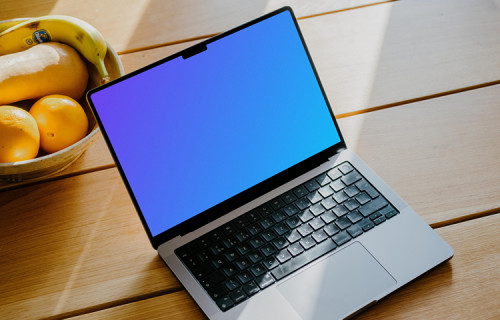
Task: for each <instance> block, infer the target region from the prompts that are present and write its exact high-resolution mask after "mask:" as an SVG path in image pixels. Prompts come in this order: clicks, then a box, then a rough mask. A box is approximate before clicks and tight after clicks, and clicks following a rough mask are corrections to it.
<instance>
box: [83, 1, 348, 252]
mask: <svg viewBox="0 0 500 320" xmlns="http://www.w3.org/2000/svg"><path fill="white" fill-rule="evenodd" d="M87 99H88V101H89V103H90V105H91V107H92V110H93V112H94V115H95V116H96V119H97V121H98V123H99V125H100V127H101V129H102V132H103V135H104V138H105V140H106V142H107V144H108V147H109V149H110V151H111V154H112V155H113V158H114V160H115V162H116V164H117V167H118V169H119V171H120V174H121V176H122V178H123V181H124V183H125V185H126V186H127V190H128V192H129V194H130V196H131V198H132V200H133V202H134V205H135V207H136V210H137V212H138V213H139V215H140V217H141V220H142V223H143V225H144V227H145V229H146V231H147V233H148V236H149V239H150V241H151V243H152V245H153V247H154V248H157V247H158V246H159V245H160V244H161V243H163V242H165V241H167V240H169V239H172V238H174V237H176V236H177V235H182V234H186V233H188V232H190V231H193V230H195V229H197V228H199V227H200V226H203V225H204V224H206V223H208V222H210V221H213V220H215V219H217V218H219V217H221V216H222V215H224V214H226V213H228V212H230V211H231V210H234V209H236V208H237V207H239V206H241V205H243V204H245V203H247V202H248V201H250V200H252V199H255V198H256V197H259V196H261V195H263V194H264V193H266V192H268V191H270V190H272V189H274V188H276V187H278V186H279V185H281V184H283V183H285V182H287V181H289V180H291V179H293V178H295V177H297V176H298V175H300V174H302V173H304V172H306V171H308V170H310V169H312V168H313V167H315V166H317V165H319V164H320V163H322V162H324V161H326V160H327V159H328V158H329V157H331V156H333V155H334V154H335V153H336V152H338V151H339V150H342V149H344V148H345V143H344V140H343V138H342V136H341V134H340V131H339V129H338V126H337V123H336V121H335V118H334V116H333V113H332V111H331V108H330V106H329V103H328V100H327V98H326V95H325V92H324V90H323V88H322V86H321V83H320V81H319V78H318V75H317V72H316V70H315V68H314V66H313V63H312V60H311V58H310V55H309V52H308V50H307V48H306V46H305V43H304V41H303V38H302V35H301V33H300V31H299V29H298V25H297V21H296V19H295V17H294V15H293V12H292V10H291V8H289V7H285V8H282V9H279V10H277V11H274V12H272V13H270V14H268V15H265V16H263V17H261V18H259V19H256V20H254V21H251V22H249V23H246V24H244V25H242V26H240V27H237V28H235V29H232V30H230V31H228V32H225V33H223V34H220V35H218V36H215V37H213V38H210V39H208V40H206V41H203V42H201V43H199V44H197V45H195V46H193V47H191V48H188V49H186V50H183V51H181V52H179V53H177V54H174V55H172V56H170V57H167V58H164V59H162V60H160V61H157V62H155V63H153V64H151V65H149V66H146V67H144V68H142V69H140V70H137V71H135V72H132V73H130V74H128V75H126V76H124V77H121V78H119V79H117V80H114V81H112V82H110V83H108V84H106V85H103V86H101V87H98V88H96V89H94V90H91V91H90V92H89V93H88V94H87Z"/></svg>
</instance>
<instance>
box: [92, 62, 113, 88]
mask: <svg viewBox="0 0 500 320" xmlns="http://www.w3.org/2000/svg"><path fill="white" fill-rule="evenodd" d="M95 67H96V68H97V71H99V74H100V75H101V84H105V83H108V82H110V81H111V77H110V76H109V74H108V70H106V66H105V65H104V60H102V59H99V61H98V63H96V64H95Z"/></svg>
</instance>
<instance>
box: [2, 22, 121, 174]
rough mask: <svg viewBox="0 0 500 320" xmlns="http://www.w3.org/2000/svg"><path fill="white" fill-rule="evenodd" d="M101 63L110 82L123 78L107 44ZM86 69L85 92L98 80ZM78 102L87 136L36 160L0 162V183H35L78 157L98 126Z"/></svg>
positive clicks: (85, 105)
mask: <svg viewBox="0 0 500 320" xmlns="http://www.w3.org/2000/svg"><path fill="white" fill-rule="evenodd" d="M5 22H6V21H2V22H0V23H5ZM104 64H105V66H106V69H107V71H108V73H109V76H110V79H111V80H112V79H116V78H118V77H120V76H122V75H124V70H123V66H122V64H121V62H120V59H119V57H118V55H117V54H116V52H115V51H114V50H113V48H111V46H110V45H109V43H108V49H107V52H106V57H105V59H104ZM87 67H88V70H89V81H88V84H87V89H86V91H88V90H90V89H92V88H95V87H97V86H99V85H100V79H101V78H100V75H99V72H98V71H97V69H96V68H95V67H94V65H92V64H91V63H89V62H87ZM33 102H34V101H23V102H21V103H18V104H15V105H17V106H19V107H22V108H23V107H24V108H25V109H29V105H31V104H32V103H33ZM78 102H79V103H80V104H81V105H82V107H83V109H84V110H85V113H86V114H87V118H88V120H89V132H88V133H87V135H86V136H85V137H84V138H83V139H81V140H80V141H78V142H76V143H74V144H73V145H71V146H69V147H67V148H65V149H62V150H60V151H57V152H55V153H51V154H43V153H39V155H38V156H37V157H36V158H34V159H31V160H25V161H18V162H10V163H0V183H4V182H22V181H35V180H37V179H39V178H42V177H48V176H51V175H55V174H57V173H59V172H61V171H62V170H64V169H66V168H67V167H68V166H69V165H71V164H72V163H73V162H74V161H76V160H77V159H78V158H79V157H80V156H81V155H82V153H83V152H84V151H85V150H86V149H87V148H88V147H89V146H90V145H91V144H92V142H94V141H95V140H96V139H97V138H98V133H99V127H98V125H97V121H96V119H95V117H94V115H93V114H92V111H91V109H90V106H89V104H88V102H87V101H86V99H85V95H84V96H83V97H82V98H81V99H80V100H79V101H78Z"/></svg>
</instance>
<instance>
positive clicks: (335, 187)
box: [330, 179, 345, 192]
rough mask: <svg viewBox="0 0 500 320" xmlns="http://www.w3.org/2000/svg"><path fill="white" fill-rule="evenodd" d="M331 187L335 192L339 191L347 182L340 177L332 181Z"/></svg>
mask: <svg viewBox="0 0 500 320" xmlns="http://www.w3.org/2000/svg"><path fill="white" fill-rule="evenodd" d="M330 187H331V188H332V189H333V190H334V191H335V192H339V191H340V190H342V189H344V188H345V184H344V183H343V182H342V180H341V179H338V180H335V181H332V183H330Z"/></svg>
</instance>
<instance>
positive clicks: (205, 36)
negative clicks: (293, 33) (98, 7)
mask: <svg viewBox="0 0 500 320" xmlns="http://www.w3.org/2000/svg"><path fill="white" fill-rule="evenodd" d="M396 1H399V0H387V1H380V2H375V3H369V4H364V5H360V6H355V7H350V8H344V9H339V10H332V11H326V12H322V13H316V14H312V15H308V16H303V17H299V18H297V20H304V19H309V18H314V17H319V16H325V15H328V14H333V13H339V12H344V11H350V10H355V9H360V8H366V7H371V6H376V5H380V4H385V3H390V2H396ZM218 34H220V32H217V33H211V34H206V35H202V36H196V37H192V38H186V39H181V40H175V41H170V42H164V43H158V44H154V45H150V46H144V47H139V48H133V49H127V50H122V51H118V52H117V53H118V55H121V54H127V53H134V52H139V51H145V50H151V49H156V48H161V47H167V46H171V45H175V44H180V43H186V42H190V41H195V40H203V39H208V38H211V37H214V36H216V35H218Z"/></svg>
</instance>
